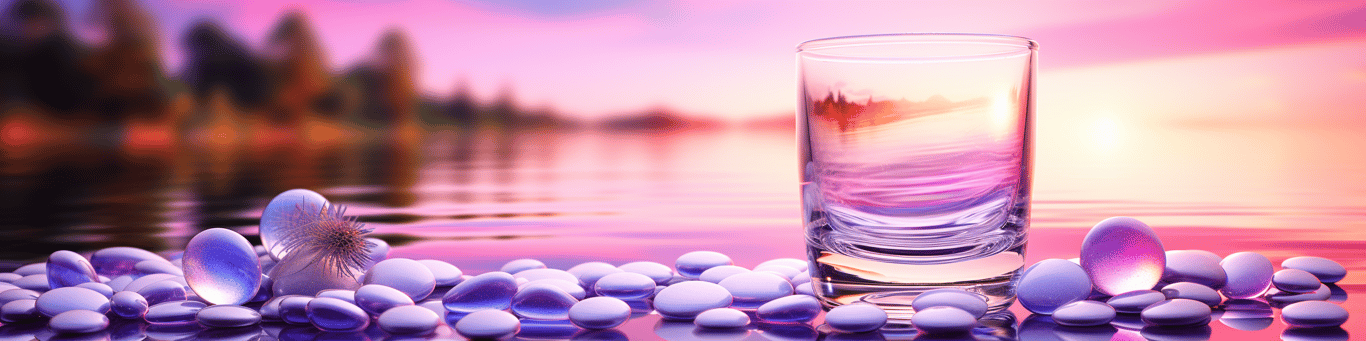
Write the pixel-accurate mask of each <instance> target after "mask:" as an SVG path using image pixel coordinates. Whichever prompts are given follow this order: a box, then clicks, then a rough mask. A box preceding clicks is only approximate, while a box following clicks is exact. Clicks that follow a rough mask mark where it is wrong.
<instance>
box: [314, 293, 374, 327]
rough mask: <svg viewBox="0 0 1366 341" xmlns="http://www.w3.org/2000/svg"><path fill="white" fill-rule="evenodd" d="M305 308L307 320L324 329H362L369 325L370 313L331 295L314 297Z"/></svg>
mask: <svg viewBox="0 0 1366 341" xmlns="http://www.w3.org/2000/svg"><path fill="white" fill-rule="evenodd" d="M305 310H306V312H307V314H308V320H309V322H312V323H313V326H314V327H318V329H322V330H325V331H354V330H362V329H365V327H367V326H369V325H370V315H367V314H365V311H364V310H361V309H360V307H357V306H356V305H354V304H351V303H346V301H342V300H339V299H335V298H331V297H321V298H314V299H313V300H311V301H308V304H307V305H306V306H305Z"/></svg>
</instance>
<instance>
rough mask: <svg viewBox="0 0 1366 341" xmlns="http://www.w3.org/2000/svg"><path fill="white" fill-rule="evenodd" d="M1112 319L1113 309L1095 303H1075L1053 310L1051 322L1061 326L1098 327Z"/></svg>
mask: <svg viewBox="0 0 1366 341" xmlns="http://www.w3.org/2000/svg"><path fill="white" fill-rule="evenodd" d="M1114 319H1115V308H1112V307H1110V305H1108V304H1105V303H1101V302H1096V301H1076V302H1072V303H1068V304H1064V305H1063V306H1061V307H1058V309H1056V310H1053V321H1054V322H1057V323H1058V325H1062V326H1071V327H1090V326H1099V325H1103V324H1108V323H1110V321H1111V320H1114Z"/></svg>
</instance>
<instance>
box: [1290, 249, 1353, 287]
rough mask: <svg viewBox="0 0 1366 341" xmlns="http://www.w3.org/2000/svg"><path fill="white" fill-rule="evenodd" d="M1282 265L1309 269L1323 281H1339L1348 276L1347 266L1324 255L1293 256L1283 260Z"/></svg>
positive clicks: (1308, 270)
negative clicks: (1323, 256)
mask: <svg viewBox="0 0 1366 341" xmlns="http://www.w3.org/2000/svg"><path fill="white" fill-rule="evenodd" d="M1281 267H1282V268H1286V269H1299V270H1304V271H1307V272H1309V273H1311V274H1314V276H1315V277H1318V278H1319V281H1320V282H1323V283H1337V281H1340V280H1342V278H1343V277H1347V268H1344V267H1343V266H1342V264H1338V262H1334V261H1333V260H1331V259H1327V258H1322V257H1308V256H1300V257H1292V258H1288V259H1286V260H1285V261H1282V262H1281Z"/></svg>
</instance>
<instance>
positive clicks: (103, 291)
mask: <svg viewBox="0 0 1366 341" xmlns="http://www.w3.org/2000/svg"><path fill="white" fill-rule="evenodd" d="M76 287H80V288H86V289H90V290H94V291H95V292H98V293H100V295H104V297H111V296H114V288H110V287H109V285H106V284H104V283H95V282H87V283H81V284H77V285H76Z"/></svg>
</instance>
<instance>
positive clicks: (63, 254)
mask: <svg viewBox="0 0 1366 341" xmlns="http://www.w3.org/2000/svg"><path fill="white" fill-rule="evenodd" d="M90 282H95V283H99V282H100V279H99V277H98V275H96V274H95V267H94V266H91V265H90V261H88V260H86V259H85V257H84V256H81V255H80V254H78V253H75V252H71V251H67V250H61V251H57V252H53V253H52V255H51V256H48V257H47V283H48V287H49V288H53V289H55V288H61V287H73V286H76V285H77V284H81V283H90Z"/></svg>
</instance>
